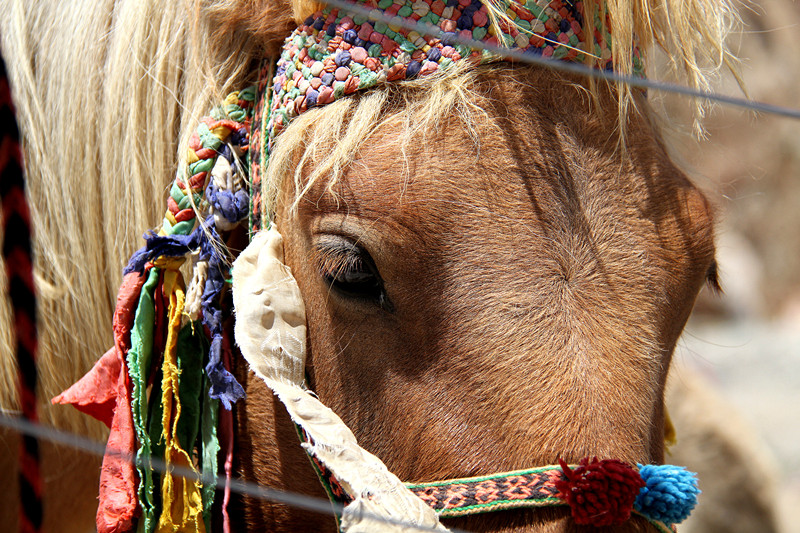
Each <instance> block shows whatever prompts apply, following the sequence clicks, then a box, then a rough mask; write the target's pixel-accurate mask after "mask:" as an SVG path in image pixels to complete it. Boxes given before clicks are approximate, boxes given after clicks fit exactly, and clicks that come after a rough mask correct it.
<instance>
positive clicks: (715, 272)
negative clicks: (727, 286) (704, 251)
mask: <svg viewBox="0 0 800 533" xmlns="http://www.w3.org/2000/svg"><path fill="white" fill-rule="evenodd" d="M706 285H707V286H708V288H709V289H711V292H713V293H714V294H722V292H723V291H722V286H721V285H720V283H719V268H718V265H717V261H716V260H714V261H712V262H711V266H709V267H708V270H707V271H706Z"/></svg>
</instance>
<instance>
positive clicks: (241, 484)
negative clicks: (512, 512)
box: [0, 412, 466, 533]
mask: <svg viewBox="0 0 800 533" xmlns="http://www.w3.org/2000/svg"><path fill="white" fill-rule="evenodd" d="M0 426H5V427H7V428H10V429H12V430H14V431H17V432H19V433H21V434H24V435H31V436H33V437H36V438H37V439H39V440H45V441H49V442H55V443H58V444H63V445H65V446H69V447H71V448H75V449H78V450H82V451H84V452H88V453H91V454H94V455H98V456H101V457H102V456H104V455H110V456H112V457H116V458H118V459H121V460H123V461H126V462H128V463H132V464H135V465H137V466H141V467H144V468H148V469H151V470H156V471H158V472H160V473H162V474H163V473H167V472H169V473H171V474H175V475H177V476H180V477H182V478H185V479H191V480H192V481H199V482H201V483H202V484H203V485H214V486H215V487H216V488H217V489H224V488H225V487H226V486H228V487H230V490H231V492H234V493H236V494H242V495H245V496H251V497H253V498H258V499H261V500H268V501H272V502H277V503H282V504H284V505H286V506H289V507H293V508H296V509H302V510H305V511H313V512H316V513H321V514H326V515H330V516H334V515H336V514H338V515H341V513H342V511H343V510H344V506H343V505H341V504H340V503H336V502H332V501H329V500H323V499H321V498H315V497H313V496H307V495H305V494H297V493H294V492H287V491H283V490H279V489H273V488H270V487H265V486H262V485H259V484H257V483H252V482H249V481H244V480H241V479H231V480H230V481H228V480H227V479H226V478H225V477H223V476H218V475H216V474H213V475H212V474H208V473H200V472H195V471H193V470H191V469H190V468H186V467H182V466H179V465H173V464H170V465H168V464H167V463H166V462H164V461H163V460H162V459H159V458H158V457H154V456H152V455H146V456H143V457H138V456H136V455H135V454H130V453H128V452H123V451H120V450H114V449H111V448H107V447H106V445H104V444H103V443H102V442H98V441H96V440H92V439H89V438H86V437H83V436H81V435H77V434H74V433H71V432H68V431H62V430H60V429H56V428H54V427H50V426H45V425H43V424H38V423H35V422H31V421H29V420H26V419H24V418H20V417H13V416H8V415H7V414H5V413H2V412H0ZM357 516H358V517H359V518H363V519H368V520H371V521H375V522H382V523H385V524H388V525H392V526H398V527H402V528H410V529H412V530H415V531H427V532H441V530H439V529H433V528H428V527H424V526H419V525H416V524H410V523H408V522H405V521H402V520H395V519H392V518H386V517H383V516H377V515H374V514H372V513H368V512H359V513H358V514H357ZM450 531H451V532H453V533H466V532H465V531H462V530H458V529H452V528H451V529H450Z"/></svg>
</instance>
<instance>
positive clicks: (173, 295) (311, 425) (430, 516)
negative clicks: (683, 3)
mask: <svg viewBox="0 0 800 533" xmlns="http://www.w3.org/2000/svg"><path fill="white" fill-rule="evenodd" d="M357 3H358V4H359V5H361V6H363V7H367V8H370V9H372V10H373V12H377V13H383V14H387V15H389V16H396V17H400V18H401V19H402V20H406V21H413V22H419V21H421V22H424V23H428V24H432V25H435V26H438V27H439V28H440V29H441V30H442V31H443V32H444V34H443V35H442V36H425V35H420V34H419V33H417V32H414V31H409V30H407V29H405V28H403V27H400V26H393V25H391V24H386V23H383V22H374V21H368V20H367V18H366V17H363V16H359V15H350V14H347V13H344V12H341V11H339V10H337V9H335V8H330V7H329V8H327V9H326V10H324V11H321V12H318V13H315V14H314V15H312V16H310V17H309V18H308V19H306V20H305V21H304V23H303V24H302V25H301V26H300V27H299V28H298V29H297V30H295V32H294V33H293V34H292V35H291V36H290V37H289V38H288V39H287V40H286V43H285V45H284V47H283V52H282V54H281V58H280V60H279V61H278V63H277V66H276V69H275V76H274V78H273V79H271V80H268V79H266V77H264V76H262V81H261V83H260V84H259V86H258V87H257V88H251V89H247V90H244V91H240V92H237V93H233V94H231V95H230V96H229V97H228V98H227V99H226V100H225V101H224V102H223V104H222V105H221V106H220V107H219V108H218V109H217V110H215V111H214V113H213V114H212V116H211V117H209V118H207V119H204V120H202V121H201V124H200V125H199V127H198V129H197V132H196V134H195V135H194V136H193V137H192V139H191V141H190V148H189V152H188V154H187V155H186V161H185V167H184V168H182V171H181V172H179V174H178V177H177V179H176V180H175V184H174V185H173V187H172V189H171V191H170V198H169V200H168V210H167V212H166V214H165V218H164V223H163V225H162V228H161V230H160V231H159V233H158V234H157V235H156V234H151V235H148V236H146V241H147V244H146V246H145V247H144V248H142V249H141V250H139V251H138V252H137V253H136V254H134V256H133V257H132V258H131V261H130V263H129V265H128V267H127V268H126V269H125V279H124V282H123V286H122V288H121V289H120V293H119V297H118V305H117V310H116V312H115V316H114V332H115V346H114V348H112V349H111V350H109V352H108V353H106V355H105V356H103V358H102V359H101V360H100V361H99V362H98V363H97V365H96V366H95V368H94V369H93V370H92V371H91V372H90V373H89V374H87V376H85V377H84V378H82V379H81V381H79V382H78V383H76V384H75V385H73V387H71V388H70V389H69V390H67V391H66V392H64V393H63V394H62V395H60V396H59V397H58V398H56V399H54V402H60V403H71V404H74V405H75V406H76V407H78V408H79V409H82V410H84V411H85V412H87V413H89V414H92V415H93V416H95V417H97V418H99V419H101V420H103V421H104V422H106V424H108V425H109V427H110V428H111V433H110V436H109V446H111V447H113V448H114V449H117V450H119V451H122V452H130V453H134V452H135V453H137V454H138V457H139V458H140V459H141V460H142V465H143V466H141V467H140V468H139V471H138V473H137V472H134V470H133V467H132V466H131V465H130V464H128V463H125V462H124V461H121V460H120V459H118V458H115V457H113V456H107V457H106V458H105V459H104V464H103V471H102V474H101V493H100V505H99V508H98V515H97V526H98V531H99V532H101V533H105V532H112V531H113V532H121V531H133V530H134V529H135V528H136V520H137V516H139V518H138V520H139V521H141V522H142V527H143V530H145V531H153V530H155V529H156V528H158V529H159V530H161V529H164V530H184V529H186V530H189V529H191V530H192V531H203V530H206V529H208V528H210V527H211V516H210V514H211V508H212V504H213V502H214V496H215V495H214V487H213V486H203V485H202V484H201V483H199V482H191V481H188V480H180V479H178V478H176V477H174V476H172V475H171V474H169V473H167V474H165V475H163V476H159V475H157V474H155V473H153V471H152V469H150V468H148V466H147V465H148V461H149V456H150V455H151V454H152V455H156V456H161V457H163V458H164V460H165V461H166V462H167V464H168V465H169V464H178V465H182V466H186V467H188V468H193V469H196V470H198V471H200V472H203V473H207V474H216V472H217V470H218V463H217V456H218V454H219V453H222V454H223V456H224V457H225V458H226V461H225V472H226V475H227V476H228V478H230V476H231V469H230V462H231V461H230V460H231V457H232V454H233V449H232V442H233V438H232V434H231V431H232V429H231V428H232V422H231V420H232V419H231V411H230V409H231V405H232V404H233V403H235V402H236V401H237V400H238V399H240V398H241V397H243V395H244V390H243V388H242V386H241V385H240V384H239V383H238V382H237V381H236V379H235V378H234V377H233V375H232V374H231V372H230V361H231V359H232V357H234V355H235V353H234V352H233V350H232V345H233V341H232V335H234V334H235V338H236V344H237V345H238V348H239V351H240V353H241V355H242V356H243V357H244V358H245V359H246V360H247V361H248V362H249V364H250V367H251V370H252V371H253V372H255V374H256V375H258V376H259V377H261V378H262V379H263V380H264V381H265V382H266V384H267V385H268V386H269V387H270V388H271V389H272V390H273V392H274V393H275V394H276V395H277V396H278V397H279V398H280V399H281V401H282V402H283V403H284V405H285V407H286V409H287V411H288V412H289V414H290V416H291V417H292V420H293V421H294V422H295V424H296V425H297V426H298V429H299V431H300V432H301V433H302V434H303V435H304V437H305V443H304V444H303V446H304V448H305V449H306V451H307V452H308V453H309V456H310V457H311V459H312V462H313V463H314V464H315V466H316V467H317V468H318V471H319V472H320V478H321V480H322V481H323V484H324V485H325V486H326V487H327V488H328V489H329V494H331V495H332V497H333V498H334V499H340V500H341V501H343V502H345V503H347V504H348V505H347V506H346V507H345V509H344V514H343V516H342V520H341V525H342V529H346V530H348V531H351V532H356V531H359V532H360V531H364V532H366V531H375V530H380V529H382V528H385V527H386V526H385V524H383V525H381V524H379V523H378V522H376V521H371V519H370V518H369V516H372V517H373V518H374V517H377V518H381V517H383V518H384V519H393V520H397V519H400V520H403V521H408V522H409V523H412V524H417V525H422V526H425V527H431V528H436V529H439V530H444V528H443V527H442V526H441V525H440V524H439V522H438V517H437V515H438V516H444V517H446V516H461V515H464V514H471V513H478V512H488V511H493V510H500V509H509V508H518V507H541V506H549V505H569V506H570V508H571V509H572V515H573V517H574V519H575V521H576V522H577V523H579V524H591V525H596V526H603V525H612V524H618V523H621V522H623V521H625V520H627V519H628V518H629V516H630V514H631V512H634V513H637V514H641V515H643V516H645V517H646V518H648V520H650V521H651V522H652V523H653V524H655V525H656V526H657V527H658V528H659V529H660V530H661V531H669V527H670V525H671V524H672V523H675V522H679V521H680V520H682V519H683V518H685V516H686V515H687V514H688V512H689V511H690V510H691V508H692V507H693V506H694V503H695V499H696V494H697V492H698V491H697V488H696V482H695V481H694V478H693V477H692V475H690V474H688V473H686V472H685V471H683V470H682V469H679V468H677V467H671V466H661V467H657V466H651V465H645V466H642V465H639V466H638V467H636V468H634V467H632V466H630V465H627V464H625V463H621V462H619V461H614V460H603V461H598V460H596V459H593V460H588V459H586V460H584V461H582V462H581V463H580V464H579V465H573V466H568V465H566V464H561V465H560V466H553V467H544V468H537V469H533V470H526V471H519V472H510V473H504V474H497V475H493V476H486V477H481V478H469V479H459V480H450V481H446V482H436V483H426V484H413V485H404V484H402V483H401V482H400V480H399V479H397V477H396V476H394V475H393V474H391V472H389V471H388V470H387V469H386V467H385V465H383V463H382V462H381V461H380V460H379V459H378V458H376V457H374V456H373V455H371V454H369V453H368V452H366V451H365V450H363V449H362V448H361V447H360V446H358V443H357V442H356V439H355V437H354V436H353V434H352V432H350V430H349V429H348V428H347V427H346V426H345V425H344V423H343V422H342V421H341V420H340V419H339V418H338V416H336V415H335V414H334V413H333V412H332V411H330V409H328V408H327V407H325V406H324V405H322V404H321V403H320V402H319V400H318V399H316V397H315V396H314V395H313V394H310V393H309V391H308V390H307V389H306V387H305V381H304V369H305V342H306V331H305V309H304V305H303V300H302V296H301V295H300V292H299V289H298V288H297V285H296V283H295V282H294V278H293V277H292V275H291V272H290V271H289V270H288V268H287V267H286V266H285V265H284V264H283V244H282V240H281V236H280V233H278V231H277V228H276V227H275V224H274V223H273V222H272V221H271V215H272V214H271V213H269V211H268V207H267V202H266V201H265V198H266V195H267V193H268V191H266V189H265V188H266V180H265V179H264V176H265V172H266V169H267V166H268V164H269V155H270V152H271V150H272V148H273V144H274V142H275V139H276V137H277V136H278V135H279V134H280V132H281V131H283V130H284V129H285V128H286V127H287V126H288V125H289V123H290V122H291V120H292V119H293V118H294V117H296V116H297V115H298V114H300V113H303V112H305V111H307V110H309V109H312V108H314V107H319V106H322V105H326V104H328V103H331V102H333V101H334V100H336V99H338V98H341V97H343V96H346V95H349V94H351V93H353V92H355V91H359V90H364V89H369V88H371V87H377V86H380V85H382V84H385V83H388V82H395V81H402V80H405V79H411V78H416V77H420V76H429V75H432V74H434V73H436V72H437V71H439V70H442V69H448V68H451V67H452V65H454V64H456V63H457V62H459V61H464V60H467V61H472V62H475V63H478V62H491V61H497V60H498V59H499V58H498V57H496V56H494V55H492V54H489V53H487V52H477V51H472V50H470V49H469V48H467V47H464V46H461V45H458V44H456V43H455V37H456V36H460V37H465V38H470V39H475V40H479V41H483V42H485V43H487V44H492V45H498V44H499V45H503V46H507V47H509V48H516V49H519V50H522V51H523V52H525V53H530V54H536V55H542V56H547V57H553V58H556V59H563V60H568V61H589V59H587V56H590V57H591V58H592V59H591V61H592V62H593V63H594V64H596V65H597V66H599V67H601V68H613V64H614V63H613V58H612V57H611V52H610V50H611V47H610V39H611V36H610V32H609V21H608V19H607V14H606V13H605V11H604V9H600V10H598V11H597V12H596V13H595V14H594V18H595V20H594V24H592V25H587V24H586V21H585V20H584V9H583V5H582V3H581V2H579V1H575V2H572V1H570V0H553V1H550V2H548V1H546V0H527V2H522V1H518V0H505V1H503V2H501V3H497V4H493V5H495V7H492V8H489V7H487V6H488V4H485V3H482V2H480V0H447V1H443V0H435V1H433V0H413V1H412V0H379V1H378V0H358V2H357ZM497 6H502V9H501V8H499V7H497ZM589 27H591V28H594V29H593V35H591V36H589V38H588V39H587V36H586V35H585V34H584V31H585V28H589ZM587 42H589V43H591V44H590V46H589V48H590V49H591V53H588V54H587V53H586V52H583V51H581V50H580V49H579V47H581V46H584V47H585V44H582V43H587ZM632 54H633V56H634V61H633V65H634V70H635V74H639V75H641V73H642V64H641V61H640V60H639V53H638V50H635V49H634V50H632ZM248 178H249V182H250V187H249V190H248ZM198 214H202V216H199V217H198V216H197V215H198ZM248 214H249V217H248ZM248 218H249V220H250V228H251V230H253V232H254V235H253V237H252V241H251V244H250V245H249V246H248V247H247V248H246V249H245V250H244V251H243V252H241V254H240V255H239V257H238V259H236V262H235V265H234V267H235V268H234V269H233V272H232V273H231V270H230V268H229V267H228V266H227V265H228V264H229V261H230V260H231V259H232V255H233V254H232V252H231V251H230V250H228V249H227V248H225V247H224V246H222V245H221V243H222V242H223V240H222V239H221V237H220V232H223V231H227V230H230V229H232V228H233V227H235V226H237V225H240V224H243V223H245V221H246V220H248ZM190 256H192V257H193V258H194V273H193V276H192V280H191V282H190V283H189V286H188V288H186V287H185V284H184V281H183V278H182V275H181V272H180V266H181V264H182V263H183V262H184V261H185V259H186V258H187V257H190ZM231 277H232V284H233V290H232V291H229V290H228V288H227V283H228V282H229V281H230V280H231ZM231 293H232V296H233V298H232V300H233V301H232V302H231V298H230V295H231ZM233 307H235V308H236V320H235V328H234V329H235V331H231V329H232V328H231V326H230V323H231V321H230V320H227V319H228V318H230V317H232V316H233ZM149 388H151V391H150V392H149V394H148V389H149ZM220 404H221V405H222V407H223V409H219V405H220ZM227 499H228V493H227V492H226V493H225V498H224V501H223V505H222V512H223V521H224V522H225V523H226V524H227V520H228V518H227V514H226V513H227V511H226V504H227ZM379 528H380V529H379Z"/></svg>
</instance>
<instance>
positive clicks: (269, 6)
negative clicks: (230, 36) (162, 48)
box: [211, 0, 322, 55]
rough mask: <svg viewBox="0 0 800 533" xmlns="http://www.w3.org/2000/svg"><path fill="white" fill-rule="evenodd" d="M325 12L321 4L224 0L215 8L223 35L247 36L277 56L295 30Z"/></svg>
mask: <svg viewBox="0 0 800 533" xmlns="http://www.w3.org/2000/svg"><path fill="white" fill-rule="evenodd" d="M320 9H322V3H321V2H320V1H319V0H220V1H218V2H215V3H213V4H212V6H211V13H212V17H213V18H214V20H215V22H216V24H217V25H218V30H219V31H220V32H222V33H234V32H245V33H247V34H249V35H250V36H251V37H252V38H254V39H256V41H257V42H259V43H260V44H261V45H262V46H263V48H264V49H265V50H266V52H267V54H269V55H272V54H276V53H277V50H278V48H279V47H280V46H281V45H282V44H283V41H284V40H285V39H286V37H288V36H289V34H290V33H291V32H292V30H293V29H294V28H295V27H297V25H299V24H300V22H302V21H303V20H305V19H306V18H307V17H308V16H309V15H311V14H313V13H315V12H316V11H319V10H320Z"/></svg>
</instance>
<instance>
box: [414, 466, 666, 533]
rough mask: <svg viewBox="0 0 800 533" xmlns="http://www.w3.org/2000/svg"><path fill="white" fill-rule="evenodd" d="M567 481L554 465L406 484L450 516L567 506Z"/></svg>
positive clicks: (635, 511) (658, 525)
mask: <svg viewBox="0 0 800 533" xmlns="http://www.w3.org/2000/svg"><path fill="white" fill-rule="evenodd" d="M565 466H566V465H565ZM580 467H581V465H572V466H568V467H566V469H567V470H568V471H570V472H572V471H577V470H578V469H579V468H580ZM572 469H574V470H572ZM568 483H569V477H568V476H567V474H566V473H565V469H564V468H562V466H558V465H553V466H543V467H540V468H533V469H528V470H516V471H513V472H503V473H498V474H491V475H488V476H478V477H469V478H460V479H449V480H446V481H434V482H430V483H406V487H407V488H408V489H409V490H410V491H411V492H413V493H414V494H416V495H417V496H418V497H419V498H421V499H422V500H423V501H424V502H425V503H427V504H428V505H429V506H431V507H432V508H433V509H434V510H435V511H436V512H437V514H438V515H439V516H440V517H442V518H452V517H459V516H467V515H474V514H481V513H489V512H494V511H504V510H508V509H523V508H537V507H564V506H570V503H569V502H568V500H567V498H566V497H565V495H564V494H563V492H562V491H563V487H564V485H566V484H568ZM559 487H561V489H560V488H559ZM632 513H633V514H636V515H639V516H642V517H643V518H645V519H647V520H648V521H649V522H650V523H651V524H652V525H653V526H655V527H656V529H657V530H658V531H659V532H661V533H671V532H674V531H675V527H674V526H672V525H668V524H666V523H664V522H662V521H660V520H656V519H654V518H653V517H651V516H647V515H646V514H645V513H643V512H641V510H639V509H635V508H634V509H632ZM574 514H575V513H574V512H573V515H574Z"/></svg>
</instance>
